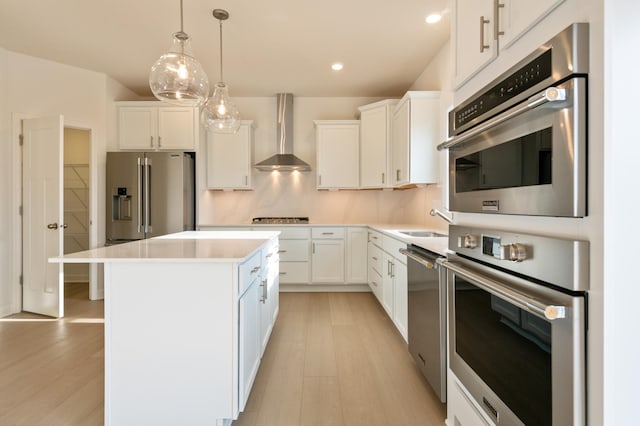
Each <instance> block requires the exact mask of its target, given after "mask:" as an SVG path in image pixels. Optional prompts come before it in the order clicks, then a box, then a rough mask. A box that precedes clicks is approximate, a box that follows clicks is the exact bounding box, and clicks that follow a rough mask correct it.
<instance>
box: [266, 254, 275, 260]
mask: <svg viewBox="0 0 640 426" xmlns="http://www.w3.org/2000/svg"><path fill="white" fill-rule="evenodd" d="M271 256H273V253H269V254H268V255H266V256H265V257H266V258H267V259H268V258H270V257H271Z"/></svg>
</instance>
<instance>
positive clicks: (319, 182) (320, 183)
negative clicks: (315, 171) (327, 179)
mask: <svg viewBox="0 0 640 426" xmlns="http://www.w3.org/2000/svg"><path fill="white" fill-rule="evenodd" d="M318 185H322V175H318Z"/></svg>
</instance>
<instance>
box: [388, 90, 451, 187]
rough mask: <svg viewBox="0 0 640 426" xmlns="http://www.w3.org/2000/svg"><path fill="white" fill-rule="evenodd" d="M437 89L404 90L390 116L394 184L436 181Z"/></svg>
mask: <svg viewBox="0 0 640 426" xmlns="http://www.w3.org/2000/svg"><path fill="white" fill-rule="evenodd" d="M439 122H440V92H407V94H406V95H405V96H404V97H403V98H402V99H401V100H400V102H398V104H397V105H396V108H395V111H394V113H393V119H392V125H391V127H392V153H391V156H392V164H393V169H392V172H393V173H392V175H391V178H392V179H393V186H394V187H400V186H405V185H410V184H427V183H435V182H437V181H438V155H437V150H436V145H437V143H438V138H439V135H440V125H439Z"/></svg>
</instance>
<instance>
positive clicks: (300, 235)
mask: <svg viewBox="0 0 640 426" xmlns="http://www.w3.org/2000/svg"><path fill="white" fill-rule="evenodd" d="M309 231H310V229H309V228H298V227H295V226H287V227H283V228H280V239H282V240H308V239H309V234H310V232H309Z"/></svg>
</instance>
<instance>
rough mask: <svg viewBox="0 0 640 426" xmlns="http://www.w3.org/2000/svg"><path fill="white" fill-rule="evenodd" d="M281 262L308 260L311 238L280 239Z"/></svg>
mask: <svg viewBox="0 0 640 426" xmlns="http://www.w3.org/2000/svg"><path fill="white" fill-rule="evenodd" d="M278 253H279V254H280V261H281V262H306V261H308V260H309V240H280V249H279V250H278Z"/></svg>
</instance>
